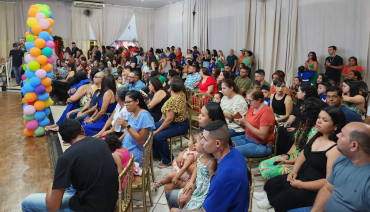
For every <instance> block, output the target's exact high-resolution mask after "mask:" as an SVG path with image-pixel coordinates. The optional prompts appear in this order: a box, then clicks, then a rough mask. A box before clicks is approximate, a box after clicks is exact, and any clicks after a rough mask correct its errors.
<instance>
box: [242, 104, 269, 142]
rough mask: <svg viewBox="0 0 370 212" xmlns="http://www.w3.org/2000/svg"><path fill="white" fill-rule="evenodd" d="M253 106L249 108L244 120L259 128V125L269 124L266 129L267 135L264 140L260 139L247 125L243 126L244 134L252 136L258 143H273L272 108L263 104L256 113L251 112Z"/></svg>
mask: <svg viewBox="0 0 370 212" xmlns="http://www.w3.org/2000/svg"><path fill="white" fill-rule="evenodd" d="M253 111H254V108H252V107H251V108H249V110H248V112H247V115H246V117H245V121H246V122H248V123H249V124H251V125H252V126H253V127H255V128H257V129H260V127H264V126H270V129H269V131H268V134H267V137H266V139H265V140H262V139H260V138H259V137H257V136H256V135H254V134H253V133H252V132H251V131H250V130H249V129H248V128H247V127H245V134H246V135H247V136H248V137H250V138H252V139H253V140H255V141H257V142H258V143H260V144H266V141H267V142H268V144H269V146H272V144H273V143H274V139H275V135H274V126H275V116H274V112H273V111H272V109H271V108H270V107H269V106H267V105H264V106H262V108H261V109H260V110H259V111H258V112H257V113H256V114H253Z"/></svg>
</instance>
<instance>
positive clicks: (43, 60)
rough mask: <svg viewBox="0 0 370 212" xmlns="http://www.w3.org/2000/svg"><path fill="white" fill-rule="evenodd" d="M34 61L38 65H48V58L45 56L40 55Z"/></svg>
mask: <svg viewBox="0 0 370 212" xmlns="http://www.w3.org/2000/svg"><path fill="white" fill-rule="evenodd" d="M36 61H37V62H38V63H40V65H45V64H46V63H48V58H47V57H46V56H45V55H40V56H38V57H37V58H36Z"/></svg>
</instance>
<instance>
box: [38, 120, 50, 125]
mask: <svg viewBox="0 0 370 212" xmlns="http://www.w3.org/2000/svg"><path fill="white" fill-rule="evenodd" d="M49 124H50V120H49V119H48V118H44V119H42V120H41V121H39V126H41V127H45V126H48V125H49Z"/></svg>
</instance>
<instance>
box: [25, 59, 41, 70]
mask: <svg viewBox="0 0 370 212" xmlns="http://www.w3.org/2000/svg"><path fill="white" fill-rule="evenodd" d="M28 68H29V69H30V70H31V71H36V70H37V69H40V64H39V63H38V62H36V61H32V62H30V63H29V64H28Z"/></svg>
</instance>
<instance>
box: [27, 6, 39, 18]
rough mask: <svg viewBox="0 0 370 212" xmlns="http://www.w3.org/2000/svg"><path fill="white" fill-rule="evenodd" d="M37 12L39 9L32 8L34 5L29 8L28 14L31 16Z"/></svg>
mask: <svg viewBox="0 0 370 212" xmlns="http://www.w3.org/2000/svg"><path fill="white" fill-rule="evenodd" d="M37 13H38V11H37V9H35V8H32V7H31V8H30V9H29V10H28V15H29V16H30V17H35V16H36V14H37Z"/></svg>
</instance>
